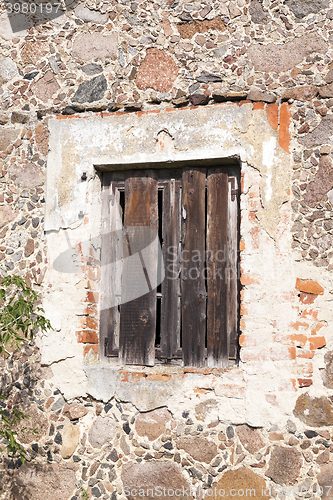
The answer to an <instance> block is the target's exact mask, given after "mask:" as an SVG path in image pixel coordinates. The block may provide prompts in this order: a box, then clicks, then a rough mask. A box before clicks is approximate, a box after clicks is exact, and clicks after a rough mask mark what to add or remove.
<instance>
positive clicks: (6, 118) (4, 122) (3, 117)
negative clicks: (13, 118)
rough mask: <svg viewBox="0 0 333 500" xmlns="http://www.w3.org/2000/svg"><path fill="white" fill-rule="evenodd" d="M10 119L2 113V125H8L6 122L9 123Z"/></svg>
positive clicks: (0, 120)
mask: <svg viewBox="0 0 333 500" xmlns="http://www.w3.org/2000/svg"><path fill="white" fill-rule="evenodd" d="M8 120H9V118H8V116H6V115H2V114H1V115H0V125H6V123H8Z"/></svg>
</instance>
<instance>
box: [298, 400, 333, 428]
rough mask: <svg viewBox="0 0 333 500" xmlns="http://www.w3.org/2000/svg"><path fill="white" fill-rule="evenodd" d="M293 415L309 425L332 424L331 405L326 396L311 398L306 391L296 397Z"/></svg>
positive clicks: (332, 409) (332, 410) (332, 408)
mask: <svg viewBox="0 0 333 500" xmlns="http://www.w3.org/2000/svg"><path fill="white" fill-rule="evenodd" d="M294 415H295V417H297V418H299V419H300V420H301V421H302V422H304V423H305V424H306V425H309V426H311V427H323V426H324V427H326V426H329V425H332V424H333V407H332V404H331V402H330V400H329V399H328V398H326V397H325V396H321V397H319V398H312V397H311V396H310V395H309V394H308V393H305V394H302V395H301V396H299V397H298V398H297V401H296V404H295V408H294Z"/></svg>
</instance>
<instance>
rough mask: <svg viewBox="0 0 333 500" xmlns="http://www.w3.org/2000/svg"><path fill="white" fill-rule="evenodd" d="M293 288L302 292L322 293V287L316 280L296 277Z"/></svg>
mask: <svg viewBox="0 0 333 500" xmlns="http://www.w3.org/2000/svg"><path fill="white" fill-rule="evenodd" d="M295 288H296V290H299V291H300V292H304V293H311V294H314V295H324V288H323V287H322V286H321V285H320V284H319V283H317V281H312V280H306V279H301V278H297V279H296V285H295Z"/></svg>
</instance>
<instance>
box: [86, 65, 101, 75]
mask: <svg viewBox="0 0 333 500" xmlns="http://www.w3.org/2000/svg"><path fill="white" fill-rule="evenodd" d="M81 70H82V71H83V73H85V74H86V75H89V76H92V75H98V73H102V71H103V67H102V66H101V65H100V64H94V63H91V64H86V65H85V66H83V68H81Z"/></svg>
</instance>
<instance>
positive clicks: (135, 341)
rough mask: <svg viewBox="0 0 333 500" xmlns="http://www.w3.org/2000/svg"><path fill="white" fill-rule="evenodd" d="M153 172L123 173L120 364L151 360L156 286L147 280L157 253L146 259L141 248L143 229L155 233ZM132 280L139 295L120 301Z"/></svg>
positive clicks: (153, 356) (155, 179)
mask: <svg viewBox="0 0 333 500" xmlns="http://www.w3.org/2000/svg"><path fill="white" fill-rule="evenodd" d="M156 174H157V173H156V171H146V175H143V174H142V172H126V174H125V213H124V229H125V239H126V230H128V235H129V238H128V240H127V241H125V242H124V259H123V273H122V304H121V307H120V339H119V359H120V362H121V363H124V364H139V365H148V366H152V365H154V360H155V328H156V288H155V287H153V286H152V283H151V282H152V281H154V279H152V273H153V272H154V269H155V272H156V273H157V260H154V259H156V258H157V253H156V254H155V255H154V254H153V255H152V256H151V259H152V260H151V261H150V262H147V261H145V260H144V258H143V250H144V248H146V246H147V243H150V241H149V239H147V232H146V231H145V230H144V229H145V228H151V229H152V230H155V231H156V236H157V230H158V213H157V212H158V206H157V175H156ZM142 228H143V229H142ZM131 257H135V258H131ZM148 266H149V269H148ZM143 274H144V277H143ZM155 282H156V279H155ZM135 283H139V286H141V287H142V290H141V293H142V295H140V296H138V297H137V298H136V299H135V300H130V301H128V302H126V301H125V303H123V302H124V300H126V295H127V294H128V293H129V292H131V290H128V288H129V287H133V286H134V284H135ZM139 293H140V290H139Z"/></svg>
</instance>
